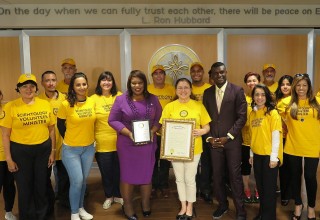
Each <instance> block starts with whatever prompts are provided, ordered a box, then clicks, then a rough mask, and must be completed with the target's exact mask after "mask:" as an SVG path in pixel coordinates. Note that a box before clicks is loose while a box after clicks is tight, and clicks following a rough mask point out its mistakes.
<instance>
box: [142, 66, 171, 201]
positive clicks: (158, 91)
mask: <svg viewBox="0 0 320 220" xmlns="http://www.w3.org/2000/svg"><path fill="white" fill-rule="evenodd" d="M151 76H152V80H153V83H152V84H149V85H148V91H149V92H150V93H152V94H154V95H156V96H157V97H158V99H159V101H160V104H161V107H162V109H163V108H164V107H165V106H166V104H168V103H169V102H171V101H172V100H173V98H174V96H175V89H174V87H173V86H172V85H169V84H166V83H165V80H166V72H165V69H164V66H162V65H155V66H153V67H152V70H151ZM157 144H158V148H157V151H156V163H155V166H154V170H153V176H152V196H153V197H155V196H156V191H157V190H160V191H161V193H162V196H163V197H164V198H167V197H169V183H168V181H169V169H170V162H169V161H168V160H162V159H160V146H161V136H160V134H158V133H157Z"/></svg>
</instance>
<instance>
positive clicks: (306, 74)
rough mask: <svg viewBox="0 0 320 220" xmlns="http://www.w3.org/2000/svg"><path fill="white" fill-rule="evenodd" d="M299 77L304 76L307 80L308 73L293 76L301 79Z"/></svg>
mask: <svg viewBox="0 0 320 220" xmlns="http://www.w3.org/2000/svg"><path fill="white" fill-rule="evenodd" d="M301 76H305V77H308V78H309V75H308V73H297V74H296V75H294V77H301Z"/></svg>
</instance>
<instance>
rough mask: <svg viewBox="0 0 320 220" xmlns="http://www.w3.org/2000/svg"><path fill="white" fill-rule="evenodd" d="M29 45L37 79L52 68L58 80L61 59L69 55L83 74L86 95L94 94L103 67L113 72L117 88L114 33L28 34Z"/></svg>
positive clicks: (118, 75) (117, 45) (117, 57)
mask: <svg viewBox="0 0 320 220" xmlns="http://www.w3.org/2000/svg"><path fill="white" fill-rule="evenodd" d="M30 47H31V67H32V72H33V73H34V74H35V75H36V76H37V78H38V79H39V80H38V81H39V82H40V77H41V74H42V73H43V72H44V71H46V70H53V71H54V72H55V73H56V74H57V76H58V80H59V81H60V80H62V79H63V75H62V73H61V61H62V60H63V59H65V58H67V57H71V58H74V59H75V61H76V64H77V69H78V72H84V73H86V74H87V77H88V80H89V95H91V94H93V93H94V90H95V87H96V84H97V80H98V77H99V75H100V73H101V72H103V71H105V70H108V71H111V72H112V73H113V74H114V76H115V79H116V83H117V86H118V87H119V88H121V72H120V41H119V37H118V36H76V37H74V36H71V37H67V36H63V37H61V36H59V37H30ZM40 87H41V86H40ZM41 91H42V90H41Z"/></svg>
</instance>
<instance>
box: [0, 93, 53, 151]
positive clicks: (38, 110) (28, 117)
mask: <svg viewBox="0 0 320 220" xmlns="http://www.w3.org/2000/svg"><path fill="white" fill-rule="evenodd" d="M4 111H5V117H4V118H3V120H2V121H1V126H3V127H6V128H11V135H10V140H11V141H13V142H16V143H19V144H25V145H35V144H41V143H43V142H45V141H46V140H48V138H49V129H48V126H50V125H54V124H55V123H56V118H55V116H54V114H53V113H52V108H51V105H50V103H49V102H47V101H45V100H43V99H39V98H38V97H36V98H35V99H34V103H33V104H30V105H27V104H26V103H24V102H23V101H22V99H21V98H18V99H16V100H13V101H11V102H8V103H7V104H6V105H5V107H4Z"/></svg>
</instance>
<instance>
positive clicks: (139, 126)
mask: <svg viewBox="0 0 320 220" xmlns="http://www.w3.org/2000/svg"><path fill="white" fill-rule="evenodd" d="M132 135H133V140H134V144H135V145H143V144H147V143H149V142H150V141H151V134H150V121H149V120H136V121H132Z"/></svg>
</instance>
